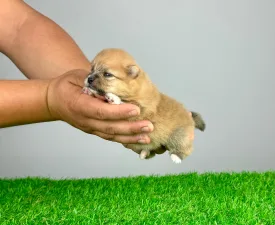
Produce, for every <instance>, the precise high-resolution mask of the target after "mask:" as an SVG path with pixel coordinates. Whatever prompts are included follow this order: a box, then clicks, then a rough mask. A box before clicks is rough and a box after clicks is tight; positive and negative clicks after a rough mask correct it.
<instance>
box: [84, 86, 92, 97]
mask: <svg viewBox="0 0 275 225" xmlns="http://www.w3.org/2000/svg"><path fill="white" fill-rule="evenodd" d="M82 92H83V93H84V94H87V95H93V96H94V95H95V91H94V90H92V89H90V88H88V87H84V88H82Z"/></svg>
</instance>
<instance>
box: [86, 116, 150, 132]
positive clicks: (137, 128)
mask: <svg viewBox="0 0 275 225" xmlns="http://www.w3.org/2000/svg"><path fill="white" fill-rule="evenodd" d="M89 123H90V124H87V126H89V127H91V128H92V129H93V130H96V131H99V132H102V133H105V134H110V135H133V134H141V133H149V132H152V131H153V129H154V128H153V124H152V123H151V122H149V121H136V122H128V121H124V120H123V121H119V120H118V121H104V120H90V121H89Z"/></svg>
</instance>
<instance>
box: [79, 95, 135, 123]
mask: <svg viewBox="0 0 275 225" xmlns="http://www.w3.org/2000/svg"><path fill="white" fill-rule="evenodd" d="M78 111H79V112H81V113H82V114H83V115H84V116H86V117H88V118H93V119H98V120H120V119H128V118H130V117H134V116H137V115H139V113H140V110H139V108H138V107H137V106H135V105H131V104H121V105H111V104H108V103H106V102H103V101H102V100H99V99H97V98H94V97H92V96H89V95H86V94H83V95H81V96H80V97H79V99H78Z"/></svg>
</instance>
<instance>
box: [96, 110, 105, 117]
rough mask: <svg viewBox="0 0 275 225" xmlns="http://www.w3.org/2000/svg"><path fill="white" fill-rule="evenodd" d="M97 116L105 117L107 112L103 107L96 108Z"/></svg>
mask: <svg viewBox="0 0 275 225" xmlns="http://www.w3.org/2000/svg"><path fill="white" fill-rule="evenodd" d="M96 117H97V118H98V119H100V120H102V119H105V113H104V112H103V109H102V108H100V107H99V108H97V110H96Z"/></svg>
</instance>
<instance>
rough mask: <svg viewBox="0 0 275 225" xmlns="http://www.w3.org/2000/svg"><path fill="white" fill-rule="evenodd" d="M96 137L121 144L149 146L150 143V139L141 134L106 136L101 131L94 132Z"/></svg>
mask: <svg viewBox="0 0 275 225" xmlns="http://www.w3.org/2000/svg"><path fill="white" fill-rule="evenodd" d="M92 133H93V134H94V135H96V136H98V137H100V138H103V139H105V140H108V141H114V142H119V143H121V144H136V143H140V144H148V143H150V138H149V137H148V136H147V135H144V134H140V135H135V136H127V135H112V134H105V133H102V132H99V131H94V132H92Z"/></svg>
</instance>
